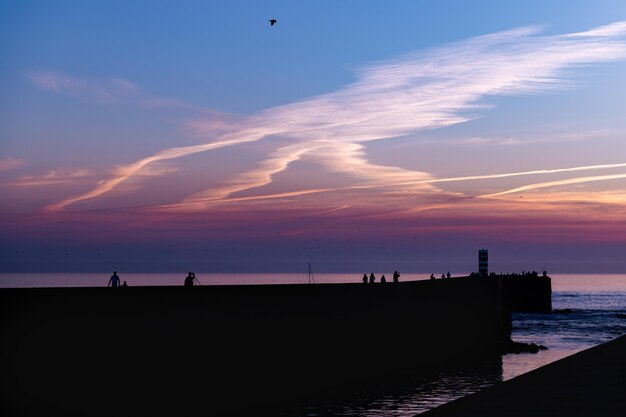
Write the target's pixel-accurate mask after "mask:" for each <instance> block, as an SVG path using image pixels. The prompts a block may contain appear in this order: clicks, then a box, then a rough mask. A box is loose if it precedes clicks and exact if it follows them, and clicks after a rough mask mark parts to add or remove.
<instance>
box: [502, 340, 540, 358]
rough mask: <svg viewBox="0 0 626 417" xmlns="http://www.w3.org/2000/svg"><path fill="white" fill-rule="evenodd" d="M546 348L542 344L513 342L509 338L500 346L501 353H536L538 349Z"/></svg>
mask: <svg viewBox="0 0 626 417" xmlns="http://www.w3.org/2000/svg"><path fill="white" fill-rule="evenodd" d="M547 349H548V348H547V347H545V346H544V345H537V344H535V343H522V342H514V341H512V340H509V341H508V342H506V343H505V344H504V345H503V346H502V350H501V353H502V354H503V355H505V354H507V353H515V354H519V353H537V352H539V351H540V350H547Z"/></svg>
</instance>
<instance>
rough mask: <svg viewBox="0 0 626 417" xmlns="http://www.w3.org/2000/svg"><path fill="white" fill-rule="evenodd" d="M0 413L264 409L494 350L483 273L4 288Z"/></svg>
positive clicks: (498, 340)
mask: <svg viewBox="0 0 626 417" xmlns="http://www.w3.org/2000/svg"><path fill="white" fill-rule="evenodd" d="M0 309H1V311H0V312H1V317H2V321H1V323H0V324H1V328H0V332H1V334H2V335H3V343H2V345H1V354H2V357H3V358H5V359H6V358H10V360H4V361H2V363H1V365H0V378H1V383H2V385H1V387H0V388H1V389H2V392H3V394H4V398H5V401H3V402H2V403H1V407H3V410H0V411H3V413H2V414H3V415H7V416H8V415H64V416H67V415H90V416H98V415H103V416H104V415H106V416H111V415H116V416H124V415H129V416H130V415H132V416H137V415H169V416H171V415H197V414H198V413H199V412H201V413H204V414H207V415H210V414H213V415H228V414H238V415H246V414H254V415H260V414H269V415H276V412H277V411H279V410H286V409H289V407H291V406H292V405H302V404H307V403H317V404H319V402H320V401H326V400H329V401H332V400H333V399H336V398H345V397H346V396H350V395H352V394H354V395H363V394H364V393H367V389H368V388H369V387H372V386H376V384H380V383H384V382H385V381H397V380H400V379H402V377H403V375H406V374H410V375H419V374H420V373H422V372H426V371H427V370H433V369H437V368H438V367H443V366H451V365H453V364H454V363H463V362H468V361H473V360H475V359H476V358H480V357H498V356H499V350H500V348H501V344H502V343H503V342H504V341H506V340H508V338H509V336H510V334H509V331H510V311H508V307H507V306H506V304H505V302H504V297H503V294H502V288H501V285H499V284H498V281H497V280H489V279H479V278H477V279H446V280H436V281H415V282H400V283H397V284H394V283H387V284H380V283H376V284H362V283H358V284H316V285H252V286H206V287H192V288H184V287H143V288H140V287H128V288H59V289H53V288H49V289H3V290H0Z"/></svg>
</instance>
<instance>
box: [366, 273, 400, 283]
mask: <svg viewBox="0 0 626 417" xmlns="http://www.w3.org/2000/svg"><path fill="white" fill-rule="evenodd" d="M398 281H400V273H399V272H398V271H395V272H394V273H393V282H398ZM368 282H369V283H370V284H373V283H375V282H376V276H375V275H374V273H373V272H372V273H371V274H370V276H369V278H368V277H367V274H363V283H364V284H367V283H368ZM386 282H387V278H385V275H384V274H383V275H382V276H381V277H380V283H381V284H384V283H386Z"/></svg>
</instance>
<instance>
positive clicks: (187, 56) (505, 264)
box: [0, 0, 626, 273]
mask: <svg viewBox="0 0 626 417" xmlns="http://www.w3.org/2000/svg"><path fill="white" fill-rule="evenodd" d="M269 19H277V23H276V25H274V26H270V25H269V22H268V20H269ZM625 74H626V3H624V2H623V1H589V2H585V1H576V2H572V1H551V2H545V1H523V2H521V1H520V2H501V1H476V2H464V1H426V0H424V1H393V2H389V1H387V2H382V1H357V0H354V1H349V0H344V1H211V2H206V1H186V2H169V1H139V0H138V1H133V2H127V1H80V2H79V1H56V2H48V1H29V0H24V1H12V0H7V1H3V2H2V3H1V4H0V195H2V196H3V198H2V199H1V200H0V215H1V216H0V232H1V233H0V272H1V271H4V272H8V271H22V272H31V271H85V272H88V271H109V270H111V269H120V270H126V271H141V272H157V271H168V272H169V271H187V270H198V271H207V272H298V271H306V270H307V265H308V262H311V263H312V264H313V265H314V269H315V270H316V271H319V272H359V273H362V272H364V271H365V272H369V271H377V272H388V271H393V270H394V269H401V270H402V271H413V272H429V273H430V272H437V273H439V272H443V271H452V273H455V272H457V273H467V272H471V271H474V270H476V269H477V251H478V249H480V248H487V249H489V252H490V265H491V269H492V270H494V271H496V272H504V271H513V270H522V269H525V270H529V269H535V270H544V269H545V270H548V271H549V272H561V273H566V272H567V273H572V272H607V273H609V272H614V273H615V272H617V273H619V272H621V273H624V272H625V271H626V256H624V253H626V136H625V133H626V117H624V109H626V82H625V81H626V75H625Z"/></svg>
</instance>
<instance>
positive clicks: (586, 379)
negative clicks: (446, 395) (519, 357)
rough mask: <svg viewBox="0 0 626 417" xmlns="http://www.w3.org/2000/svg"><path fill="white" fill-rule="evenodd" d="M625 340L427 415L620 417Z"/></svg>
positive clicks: (625, 382)
mask: <svg viewBox="0 0 626 417" xmlns="http://www.w3.org/2000/svg"><path fill="white" fill-rule="evenodd" d="M625 387H626V336H622V337H620V338H618V339H616V340H613V341H611V342H608V343H605V344H603V345H600V346H596V347H593V348H591V349H588V350H585V351H583V352H579V353H577V354H575V355H573V356H570V357H567V358H564V359H561V360H560V361H557V362H554V363H552V364H549V365H546V366H544V367H542V368H539V369H537V370H534V371H532V372H529V373H527V374H524V375H521V376H518V377H517V378H514V379H512V380H510V381H506V382H503V383H501V384H499V385H495V386H493V387H491V388H488V389H486V390H484V391H481V392H478V393H476V394H473V395H469V396H467V397H464V398H460V399H458V400H456V401H452V402H451V403H448V404H444V405H442V406H440V407H437V408H436V409H434V410H431V411H428V412H426V413H424V414H421V416H424V417H461V416H462V417H490V416H494V417H495V416H497V417H522V416H523V417H532V416H541V417H557V416H558V417H561V416H567V417H588V416H602V417H622V416H625V415H626V397H624V388H625Z"/></svg>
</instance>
